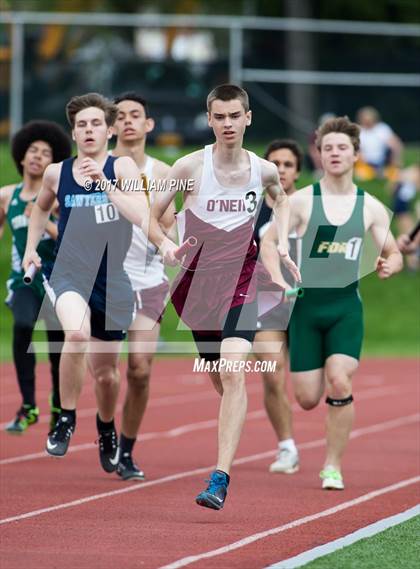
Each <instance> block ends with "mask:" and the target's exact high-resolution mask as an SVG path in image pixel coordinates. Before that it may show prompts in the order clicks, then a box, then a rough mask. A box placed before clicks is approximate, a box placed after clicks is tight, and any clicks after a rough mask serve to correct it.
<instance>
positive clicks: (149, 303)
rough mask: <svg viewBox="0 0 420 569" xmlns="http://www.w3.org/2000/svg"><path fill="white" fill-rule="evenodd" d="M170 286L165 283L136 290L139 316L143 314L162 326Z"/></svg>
mask: <svg viewBox="0 0 420 569" xmlns="http://www.w3.org/2000/svg"><path fill="white" fill-rule="evenodd" d="M168 292H169V284H168V283H167V282H166V281H164V282H163V283H161V284H160V285H158V286H154V287H151V288H144V289H142V290H136V291H135V295H136V310H137V314H143V315H144V316H147V317H148V318H151V319H152V320H153V321H154V322H156V323H158V324H160V323H161V321H162V317H163V314H164V312H165V307H166V300H167V296H168Z"/></svg>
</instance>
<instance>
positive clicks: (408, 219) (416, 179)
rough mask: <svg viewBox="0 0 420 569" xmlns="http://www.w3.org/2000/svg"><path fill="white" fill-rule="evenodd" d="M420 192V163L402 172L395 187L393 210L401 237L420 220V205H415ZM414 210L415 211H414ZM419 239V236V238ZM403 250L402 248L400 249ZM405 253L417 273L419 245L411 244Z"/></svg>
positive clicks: (410, 265)
mask: <svg viewBox="0 0 420 569" xmlns="http://www.w3.org/2000/svg"><path fill="white" fill-rule="evenodd" d="M419 191H420V163H417V164H413V165H411V166H408V168H404V169H403V170H401V172H400V175H399V177H398V181H397V182H396V183H395V184H394V186H393V201H392V210H393V211H394V216H395V217H394V218H395V221H396V224H397V231H398V233H399V234H401V237H404V236H406V235H407V234H409V233H410V231H411V230H412V228H413V227H414V224H415V220H416V219H418V218H419V215H418V214H419V212H418V211H415V209H416V205H417V207H418V206H419V205H420V204H419V203H417V204H415V201H416V195H417V192H419ZM413 210H414V211H413ZM417 237H418V236H417ZM400 249H401V247H400ZM401 251H402V252H403V253H405V262H406V266H407V268H408V269H409V270H412V271H416V270H417V269H418V266H419V256H418V244H417V246H416V241H414V242H413V243H410V247H409V248H408V249H407V250H403V249H401Z"/></svg>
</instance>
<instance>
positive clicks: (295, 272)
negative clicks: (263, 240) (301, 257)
mask: <svg viewBox="0 0 420 569" xmlns="http://www.w3.org/2000/svg"><path fill="white" fill-rule="evenodd" d="M279 257H280V261H281V263H282V264H283V265H284V266H285V267H286V269H287V270H288V271H289V272H290V273H291V274H292V276H293V278H294V279H295V281H296V282H298V283H300V282H302V277H301V276H300V271H299V269H298V267H297V266H296V263H294V262H293V261H292V259H291V258H290V255H289V253H283V252H282V251H280V250H279Z"/></svg>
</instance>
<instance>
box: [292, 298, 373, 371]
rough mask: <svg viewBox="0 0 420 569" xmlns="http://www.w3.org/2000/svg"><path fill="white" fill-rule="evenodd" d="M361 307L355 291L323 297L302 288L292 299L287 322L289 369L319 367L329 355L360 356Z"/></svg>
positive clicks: (306, 369)
mask: <svg viewBox="0 0 420 569" xmlns="http://www.w3.org/2000/svg"><path fill="white" fill-rule="evenodd" d="M362 341H363V307H362V301H361V300H360V296H359V294H358V292H357V291H352V292H348V293H339V294H331V293H326V294H325V296H323V295H322V293H321V292H320V291H319V290H317V291H316V294H313V291H310V290H309V291H305V296H304V297H303V298H298V299H297V300H296V303H295V306H294V309H293V313H292V317H291V319H290V324H289V344H290V345H289V350H290V370H291V371H295V372H298V371H310V370H313V369H319V368H323V367H324V365H325V361H326V359H327V358H328V357H329V356H332V355H333V354H345V355H347V356H351V357H353V358H356V359H357V360H358V359H359V358H360V352H361V349H362Z"/></svg>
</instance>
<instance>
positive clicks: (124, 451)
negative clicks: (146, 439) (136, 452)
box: [120, 433, 136, 458]
mask: <svg viewBox="0 0 420 569" xmlns="http://www.w3.org/2000/svg"><path fill="white" fill-rule="evenodd" d="M135 442H136V439H129V438H128V437H126V436H125V435H123V434H122V433H121V435H120V453H121V458H124V457H128V456H130V455H131V453H132V452H133V447H134V444H135Z"/></svg>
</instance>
